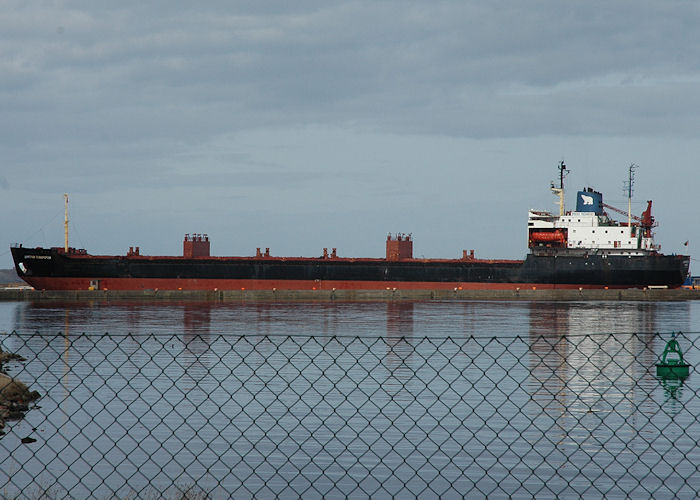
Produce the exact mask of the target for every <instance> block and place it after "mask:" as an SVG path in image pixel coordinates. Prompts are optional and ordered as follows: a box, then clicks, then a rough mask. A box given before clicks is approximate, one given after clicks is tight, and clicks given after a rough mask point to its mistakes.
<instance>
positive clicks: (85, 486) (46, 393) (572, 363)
mask: <svg viewBox="0 0 700 500" xmlns="http://www.w3.org/2000/svg"><path fill="white" fill-rule="evenodd" d="M671 331H683V332H684V335H683V336H682V337H681V340H680V341H681V344H682V346H683V349H684V356H685V358H686V361H688V362H689V363H690V364H691V365H692V366H693V367H696V366H698V361H700V349H699V348H700V335H699V334H698V333H697V332H700V304H699V303H697V302H678V303H669V302H664V303H634V302H610V303H600V302H570V303H560V302H557V303H539V302H473V301H465V302H454V301H449V302H399V303H384V302H378V303H320V304H305V303H302V304H294V303H282V304H274V303H263V304H201V303H183V304H141V303H135V304H100V303H93V304H89V303H72V304H44V303H0V332H7V333H6V334H4V335H2V337H0V341H1V342H2V347H3V349H6V350H11V351H15V352H19V353H20V354H22V355H23V356H25V357H26V358H27V359H28V361H27V362H26V363H25V364H23V365H17V364H14V365H11V366H10V373H12V374H13V375H16V376H17V377H18V378H20V379H21V380H23V381H25V382H27V383H28V384H29V385H30V387H31V388H32V389H36V390H38V391H39V392H40V393H41V394H42V395H43V397H42V399H41V400H40V402H39V406H40V407H39V408H35V409H32V410H31V411H30V412H28V413H27V415H26V417H25V418H24V419H23V420H21V421H18V422H15V423H12V424H10V429H9V430H8V433H7V435H6V436H4V437H2V438H0V483H7V486H6V487H5V489H4V491H3V494H6V495H14V494H17V493H20V492H24V493H25V494H27V495H29V496H32V495H33V496H36V492H37V491H38V489H39V488H43V487H50V488H53V490H54V492H55V493H56V494H57V495H59V496H61V495H65V494H68V495H69V496H72V497H85V496H88V495H90V493H91V492H94V494H95V495H96V496H97V497H98V498H106V497H108V496H109V495H110V493H111V492H116V493H117V495H118V496H120V497H126V496H129V495H130V496H132V497H133V496H135V494H136V496H144V495H146V494H149V493H153V492H163V491H172V489H171V486H172V484H173V483H176V484H180V485H184V486H187V485H195V486H196V487H198V488H200V489H201V490H204V491H206V492H210V493H211V494H212V496H214V497H221V498H225V497H227V496H229V495H234V496H239V497H249V496H258V497H272V496H276V495H279V496H290V497H293V496H299V495H301V494H303V496H305V497H320V496H328V497H342V496H345V495H350V496H356V497H363V496H378V497H384V496H391V495H404V494H421V495H422V496H426V497H431V496H447V497H457V496H459V495H463V494H465V495H476V496H484V495H487V496H495V497H499V496H507V495H509V494H512V495H514V496H523V497H528V496H532V495H537V496H538V497H554V496H557V495H579V494H583V495H584V496H590V497H593V498H595V497H599V496H601V495H603V494H606V495H608V496H613V497H615V496H624V495H625V494H627V493H634V494H640V495H643V496H649V495H650V494H653V495H654V496H667V495H669V494H678V495H680V496H687V497H692V496H693V495H694V493H695V492H697V491H698V490H700V473H699V472H698V469H697V464H699V463H700V451H699V450H700V448H699V447H698V446H697V439H698V436H700V424H699V423H698V421H697V418H696V417H697V415H698V414H700V398H698V389H699V382H700V381H699V380H698V376H697V374H694V373H691V376H690V378H689V379H687V380H686V381H685V383H684V384H682V385H681V384H678V383H675V384H673V383H666V382H662V381H660V380H658V379H657V378H656V377H654V371H653V365H654V363H655V362H656V361H657V359H658V357H659V356H660V354H661V352H662V351H663V348H664V345H665V340H666V338H667V335H662V336H657V335H655V332H662V333H663V334H666V333H668V332H671ZM12 332H16V333H12ZM35 332H38V333H35ZM610 333H613V334H615V335H613V336H610V335H607V334H610ZM6 430H7V429H6ZM25 436H32V437H34V438H36V439H37V442H36V443H32V444H29V445H24V444H21V443H20V441H19V440H20V439H21V438H22V437H25ZM669 485H672V486H669Z"/></svg>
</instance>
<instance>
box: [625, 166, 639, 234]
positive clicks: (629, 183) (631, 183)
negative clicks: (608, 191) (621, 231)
mask: <svg viewBox="0 0 700 500" xmlns="http://www.w3.org/2000/svg"><path fill="white" fill-rule="evenodd" d="M635 168H639V165H637V164H635V163H631V164H630V168H629V180H628V181H627V182H625V189H627V227H630V226H631V225H632V193H633V192H634V189H633V187H634V169H635Z"/></svg>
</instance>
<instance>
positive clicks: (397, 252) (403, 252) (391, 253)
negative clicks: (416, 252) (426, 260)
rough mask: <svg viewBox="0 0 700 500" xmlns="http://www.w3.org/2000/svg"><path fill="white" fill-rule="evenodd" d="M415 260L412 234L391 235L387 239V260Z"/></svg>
mask: <svg viewBox="0 0 700 500" xmlns="http://www.w3.org/2000/svg"><path fill="white" fill-rule="evenodd" d="M412 258H413V240H411V235H410V234H403V233H397V234H396V235H394V236H392V235H391V233H389V235H388V236H387V237H386V260H402V259H412Z"/></svg>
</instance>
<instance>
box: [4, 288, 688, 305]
mask: <svg viewBox="0 0 700 500" xmlns="http://www.w3.org/2000/svg"><path fill="white" fill-rule="evenodd" d="M67 300H69V301H100V302H104V301H107V302H111V301H114V302H119V301H143V302H160V301H163V302H169V301H173V302H174V301H183V300H184V301H195V302H196V301H202V302H258V301H260V302H278V301H279V302H295V301H297V302H298V301H305V302H315V301H318V302H333V301H395V300H506V301H519V300H531V301H538V300H544V301H582V300H583V301H643V302H647V301H684V300H700V290H691V289H684V288H676V289H639V288H627V289H610V290H605V289H582V290H572V289H548V290H531V289H523V290H34V289H29V288H14V287H12V288H4V289H0V301H67Z"/></svg>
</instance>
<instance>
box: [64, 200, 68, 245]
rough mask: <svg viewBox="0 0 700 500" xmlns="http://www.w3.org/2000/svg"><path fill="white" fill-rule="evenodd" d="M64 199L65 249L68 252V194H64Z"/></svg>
mask: <svg viewBox="0 0 700 500" xmlns="http://www.w3.org/2000/svg"><path fill="white" fill-rule="evenodd" d="M63 200H64V205H65V207H64V208H65V211H64V217H63V232H64V237H65V238H64V242H63V243H64V245H63V249H64V250H65V252H66V253H68V194H66V193H64V194H63Z"/></svg>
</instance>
